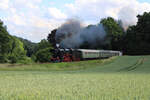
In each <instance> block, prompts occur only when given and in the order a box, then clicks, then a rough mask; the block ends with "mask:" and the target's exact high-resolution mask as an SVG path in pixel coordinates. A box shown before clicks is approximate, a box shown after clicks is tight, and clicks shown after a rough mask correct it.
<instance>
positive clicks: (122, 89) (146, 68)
mask: <svg viewBox="0 0 150 100" xmlns="http://www.w3.org/2000/svg"><path fill="white" fill-rule="evenodd" d="M0 66H1V68H0V70H2V71H0V100H149V98H150V94H149V93H150V85H149V84H150V79H149V77H150V74H149V73H150V56H143V57H142V56H134V57H130V56H124V57H117V58H115V59H112V60H103V61H99V60H96V61H88V62H87V61H85V62H76V63H61V64H42V65H30V66H25V65H22V66H21V68H19V66H18V65H17V66H18V67H15V66H14V67H13V68H14V69H13V68H12V67H6V68H4V66H8V65H0ZM60 66H61V68H58V67H60ZM33 67H34V68H35V67H36V68H35V69H33ZM75 67H78V68H75ZM68 69H69V70H72V69H73V71H69V70H68ZM7 70H14V71H7ZM15 70H16V71H15ZM17 70H22V71H17ZM27 70H34V71H27ZM45 70H49V71H45ZM56 70H57V71H56ZM59 70H63V71H59ZM64 70H65V71H64Z"/></svg>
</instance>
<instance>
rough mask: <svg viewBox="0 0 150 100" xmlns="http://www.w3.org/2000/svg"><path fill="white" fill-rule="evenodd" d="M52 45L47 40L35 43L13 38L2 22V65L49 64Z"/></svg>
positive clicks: (0, 22)
mask: <svg viewBox="0 0 150 100" xmlns="http://www.w3.org/2000/svg"><path fill="white" fill-rule="evenodd" d="M51 48H52V47H51V45H50V43H49V42H48V41H47V40H45V39H44V40H41V42H39V43H33V42H31V41H29V40H26V39H23V38H20V37H16V36H12V35H10V34H9V33H8V31H7V27H6V26H5V25H4V24H3V22H2V21H1V20H0V63H20V64H29V63H33V62H49V61H50V58H51V53H50V50H51Z"/></svg>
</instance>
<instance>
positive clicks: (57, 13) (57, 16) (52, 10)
mask: <svg viewBox="0 0 150 100" xmlns="http://www.w3.org/2000/svg"><path fill="white" fill-rule="evenodd" d="M48 10H49V13H50V15H51V16H52V17H53V18H54V19H66V18H67V15H65V14H64V13H63V12H61V11H60V10H59V9H57V8H54V7H53V8H48Z"/></svg>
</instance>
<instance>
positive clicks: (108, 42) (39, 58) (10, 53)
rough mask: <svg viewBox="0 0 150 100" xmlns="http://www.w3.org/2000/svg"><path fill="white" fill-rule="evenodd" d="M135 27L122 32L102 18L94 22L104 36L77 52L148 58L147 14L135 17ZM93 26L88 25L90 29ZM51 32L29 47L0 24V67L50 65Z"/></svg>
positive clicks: (149, 22)
mask: <svg viewBox="0 0 150 100" xmlns="http://www.w3.org/2000/svg"><path fill="white" fill-rule="evenodd" d="M137 19H138V21H137V24H136V25H132V26H129V27H128V28H127V29H124V27H123V25H122V21H121V20H115V19H114V18H112V17H107V18H103V19H101V20H100V22H98V24H102V25H103V26H104V30H105V32H106V36H105V37H104V38H103V41H104V42H103V43H101V41H102V40H98V39H97V40H96V42H95V43H94V44H91V43H90V42H89V40H85V41H84V42H83V43H82V44H80V45H79V46H78V47H77V48H80V49H104V50H118V51H122V52H123V54H124V55H149V54H150V45H149V44H150V12H145V13H143V15H137ZM93 26H94V25H88V26H87V27H86V28H87V29H88V28H91V27H93ZM56 31H57V29H54V30H52V31H51V32H50V33H49V34H48V36H47V39H43V40H41V41H40V42H39V43H33V42H31V41H29V40H26V39H23V38H21V37H16V36H12V35H10V33H9V32H8V31H7V26H5V24H4V23H3V21H2V20H0V63H23V64H28V63H33V62H41V63H45V62H50V58H51V56H52V53H51V52H50V51H51V49H52V48H53V42H52V40H51V36H52V34H55V33H56Z"/></svg>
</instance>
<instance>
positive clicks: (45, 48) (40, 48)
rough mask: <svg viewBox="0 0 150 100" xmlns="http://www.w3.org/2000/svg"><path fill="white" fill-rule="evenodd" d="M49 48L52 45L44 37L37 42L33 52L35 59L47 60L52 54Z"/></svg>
mask: <svg viewBox="0 0 150 100" xmlns="http://www.w3.org/2000/svg"><path fill="white" fill-rule="evenodd" d="M51 49H52V46H51V44H50V43H49V42H48V41H47V40H45V39H43V40H41V42H40V43H38V45H37V48H36V52H35V54H34V55H35V57H36V61H39V62H49V61H50V59H51V55H52V54H51V52H50V50H51Z"/></svg>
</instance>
